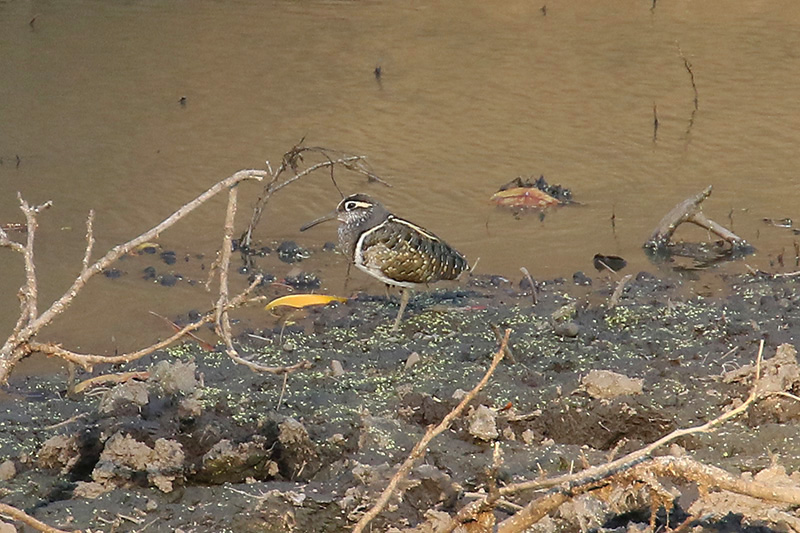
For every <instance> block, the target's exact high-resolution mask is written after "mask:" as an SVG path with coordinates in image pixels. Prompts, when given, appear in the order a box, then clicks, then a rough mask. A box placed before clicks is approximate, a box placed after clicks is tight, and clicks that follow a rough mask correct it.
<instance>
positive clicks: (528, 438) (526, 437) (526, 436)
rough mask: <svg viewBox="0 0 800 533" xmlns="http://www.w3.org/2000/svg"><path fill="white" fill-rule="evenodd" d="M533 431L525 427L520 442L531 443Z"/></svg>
mask: <svg viewBox="0 0 800 533" xmlns="http://www.w3.org/2000/svg"><path fill="white" fill-rule="evenodd" d="M534 436H535V435H534V433H533V431H531V430H530V429H526V430H525V431H523V432H522V442H524V443H525V444H531V443H532V442H533V438H534Z"/></svg>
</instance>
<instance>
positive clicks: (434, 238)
mask: <svg viewBox="0 0 800 533" xmlns="http://www.w3.org/2000/svg"><path fill="white" fill-rule="evenodd" d="M388 220H393V221H395V222H398V223H400V224H403V225H404V226H408V227H409V228H411V229H413V230H414V231H416V232H418V233H422V234H423V235H425V236H426V237H427V238H429V239H430V240H432V241H436V242H438V241H439V238H438V237H437V236H436V235H434V234H432V233H430V232H428V230H426V229H425V228H421V227H420V226H417V225H416V224H414V223H413V222H409V221H408V220H405V219H403V218H398V217H396V216H394V215H389V218H387V221H388Z"/></svg>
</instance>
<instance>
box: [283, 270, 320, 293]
mask: <svg viewBox="0 0 800 533" xmlns="http://www.w3.org/2000/svg"><path fill="white" fill-rule="evenodd" d="M284 281H285V282H286V284H287V285H289V286H290V287H294V288H295V289H319V287H320V285H321V283H322V282H321V281H320V279H319V278H318V277H317V276H316V275H315V274H310V273H308V272H300V273H299V274H298V275H296V276H290V277H287V278H286V280H284Z"/></svg>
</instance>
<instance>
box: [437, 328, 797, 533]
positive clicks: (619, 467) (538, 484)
mask: <svg viewBox="0 0 800 533" xmlns="http://www.w3.org/2000/svg"><path fill="white" fill-rule="evenodd" d="M763 352H764V341H763V340H762V341H761V343H760V345H759V349H758V355H757V356H756V370H755V379H754V383H753V387H752V389H751V391H750V394H749V396H748V397H747V399H746V400H745V401H744V402H743V403H742V404H741V405H739V406H738V407H736V408H734V409H731V410H730V411H728V412H726V413H723V414H722V415H720V416H718V417H717V418H714V419H713V420H710V421H708V422H706V423H705V424H702V425H699V426H694V427H691V428H685V429H678V430H675V431H673V432H671V433H669V434H668V435H665V436H664V437H662V438H660V439H658V440H657V441H655V442H653V443H651V444H649V445H647V446H645V447H643V448H641V449H639V450H636V451H634V452H631V453H629V454H627V455H625V456H623V457H621V458H619V459H617V460H614V461H610V462H608V463H605V464H602V465H598V466H595V467H591V468H587V469H585V470H582V471H580V472H577V473H570V474H566V475H563V476H558V477H553V478H545V479H537V480H532V481H525V482H522V483H514V484H511V485H507V486H505V487H502V488H500V489H499V491H498V493H499V496H500V497H504V496H509V495H512V494H516V493H519V492H522V491H529V490H541V489H551V490H550V491H549V492H548V493H546V494H545V495H543V496H541V497H540V498H537V499H535V500H533V501H532V502H530V503H529V504H528V505H526V506H525V507H524V508H523V509H522V510H521V511H519V512H518V513H516V514H514V515H513V516H511V517H509V518H508V519H506V520H504V521H503V522H501V523H500V524H498V526H497V529H496V531H497V532H498V533H518V532H520V531H524V530H525V529H526V528H528V527H530V526H531V525H532V524H535V523H536V522H538V521H539V520H540V519H541V518H542V517H544V516H545V515H547V514H548V513H550V512H551V511H553V510H554V509H557V508H558V507H559V506H560V505H561V504H562V503H564V502H565V501H567V500H569V499H571V498H573V497H575V496H577V495H578V494H581V493H584V492H587V491H589V490H592V489H593V488H596V487H599V486H601V485H604V484H608V483H609V478H610V477H612V476H615V475H620V473H622V472H626V471H628V470H630V469H632V468H634V467H636V466H637V465H641V464H644V463H645V461H647V460H649V459H650V457H649V456H650V454H651V453H652V452H653V451H654V450H656V449H657V448H659V447H661V446H664V445H665V444H668V443H670V442H672V441H674V440H676V439H679V438H681V437H686V436H688V435H693V434H697V433H708V432H711V431H714V430H715V429H716V428H717V427H718V426H720V425H722V424H723V423H725V422H727V421H728V420H731V419H732V418H735V417H737V416H739V415H740V414H742V413H744V412H745V411H746V410H747V409H748V408H749V407H750V406H751V405H752V404H753V403H754V402H755V401H756V400H757V399H758V397H759V394H760V393H759V388H758V380H759V378H760V376H761V360H762V356H763ZM729 485H730V486H736V485H735V484H731V483H729ZM753 490H755V489H753ZM791 497H792V498H793V497H794V495H792V496H791ZM781 501H783V500H781ZM491 505H492V502H490V501H489V496H487V497H486V498H484V499H483V500H478V501H476V502H472V503H470V504H468V505H466V506H465V507H464V508H462V509H461V510H460V511H459V512H458V513H457V514H456V516H454V517H453V518H452V519H451V520H450V522H449V523H448V524H447V525H446V526H445V527H444V528H442V529H440V530H439V531H438V533H449V532H451V531H453V530H454V529H455V528H456V527H458V526H460V525H461V524H463V523H465V522H467V521H470V520H472V519H474V517H475V516H476V515H477V514H478V513H480V512H483V511H485V510H486V508H487V507H491Z"/></svg>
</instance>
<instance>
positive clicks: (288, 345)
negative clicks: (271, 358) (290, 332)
mask: <svg viewBox="0 0 800 533" xmlns="http://www.w3.org/2000/svg"><path fill="white" fill-rule="evenodd" d="M294 348H295V346H294V343H293V342H292V341H286V342H284V343H283V351H284V352H289V353H291V352H293V351H294Z"/></svg>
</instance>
